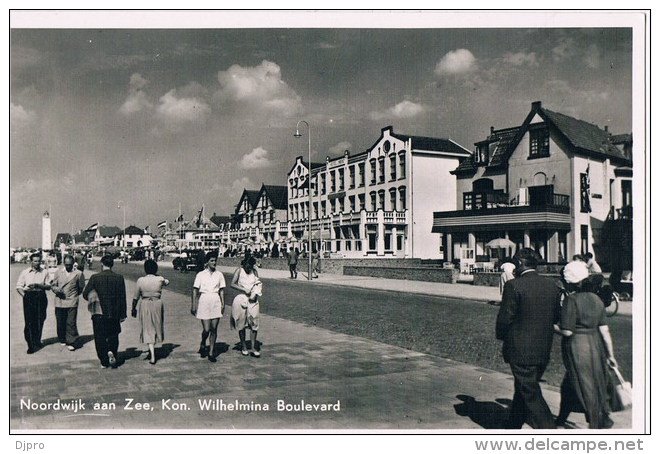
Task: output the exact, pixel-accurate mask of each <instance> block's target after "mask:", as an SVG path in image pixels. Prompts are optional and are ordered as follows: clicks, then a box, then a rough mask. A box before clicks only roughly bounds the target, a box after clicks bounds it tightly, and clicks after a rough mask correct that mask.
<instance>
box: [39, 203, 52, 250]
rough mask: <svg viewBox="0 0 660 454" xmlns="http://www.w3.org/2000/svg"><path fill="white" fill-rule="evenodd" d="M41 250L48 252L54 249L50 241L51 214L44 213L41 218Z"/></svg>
mask: <svg viewBox="0 0 660 454" xmlns="http://www.w3.org/2000/svg"><path fill="white" fill-rule="evenodd" d="M41 249H42V250H44V251H46V250H50V249H52V242H51V240H50V213H48V211H45V212H44V215H43V217H42V218H41Z"/></svg>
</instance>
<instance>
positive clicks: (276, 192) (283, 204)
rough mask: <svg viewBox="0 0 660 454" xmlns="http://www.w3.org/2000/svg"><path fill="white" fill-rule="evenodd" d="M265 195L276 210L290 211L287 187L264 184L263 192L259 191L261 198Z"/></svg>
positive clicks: (262, 186)
mask: <svg viewBox="0 0 660 454" xmlns="http://www.w3.org/2000/svg"><path fill="white" fill-rule="evenodd" d="M263 193H265V194H266V197H268V200H270V202H271V203H272V204H273V208H275V209H276V210H286V209H288V200H289V196H288V189H287V187H286V186H275V185H267V184H262V185H261V190H260V191H259V198H261V194H263ZM259 198H258V199H259ZM258 199H257V200H258Z"/></svg>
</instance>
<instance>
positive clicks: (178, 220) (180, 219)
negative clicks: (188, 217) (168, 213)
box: [174, 214, 183, 222]
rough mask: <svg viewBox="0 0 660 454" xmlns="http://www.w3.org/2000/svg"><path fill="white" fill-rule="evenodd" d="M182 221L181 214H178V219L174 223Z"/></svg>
mask: <svg viewBox="0 0 660 454" xmlns="http://www.w3.org/2000/svg"><path fill="white" fill-rule="evenodd" d="M181 221H183V214H180V215H179V217H178V218H176V220H175V221H174V222H181Z"/></svg>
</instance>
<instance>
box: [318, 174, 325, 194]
mask: <svg viewBox="0 0 660 454" xmlns="http://www.w3.org/2000/svg"><path fill="white" fill-rule="evenodd" d="M319 177H320V178H321V195H325V190H326V187H325V185H326V182H325V173H322V174H320V175H319Z"/></svg>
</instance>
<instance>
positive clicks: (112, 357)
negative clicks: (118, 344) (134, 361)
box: [108, 352, 117, 367]
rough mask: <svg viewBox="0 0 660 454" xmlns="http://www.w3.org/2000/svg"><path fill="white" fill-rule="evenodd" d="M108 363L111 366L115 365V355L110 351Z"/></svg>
mask: <svg viewBox="0 0 660 454" xmlns="http://www.w3.org/2000/svg"><path fill="white" fill-rule="evenodd" d="M108 364H110V365H111V366H112V367H115V366H116V365H117V358H115V355H114V354H113V353H112V352H108Z"/></svg>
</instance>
